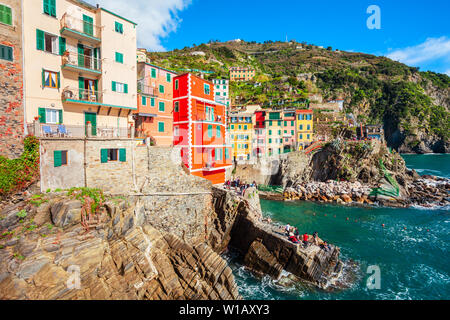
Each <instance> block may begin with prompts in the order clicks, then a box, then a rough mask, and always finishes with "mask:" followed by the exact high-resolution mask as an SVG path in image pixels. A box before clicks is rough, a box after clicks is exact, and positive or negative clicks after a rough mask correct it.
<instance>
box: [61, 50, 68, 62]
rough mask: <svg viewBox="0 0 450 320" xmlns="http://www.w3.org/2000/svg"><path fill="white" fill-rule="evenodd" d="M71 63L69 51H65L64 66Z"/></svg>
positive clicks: (63, 55) (63, 56)
mask: <svg viewBox="0 0 450 320" xmlns="http://www.w3.org/2000/svg"><path fill="white" fill-rule="evenodd" d="M68 63H69V51H67V50H66V51H64V52H63V54H62V64H63V65H65V64H68Z"/></svg>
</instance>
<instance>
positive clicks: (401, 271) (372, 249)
mask: <svg viewBox="0 0 450 320" xmlns="http://www.w3.org/2000/svg"><path fill="white" fill-rule="evenodd" d="M405 159H406V161H407V165H408V166H409V167H411V168H414V169H416V170H418V172H419V170H421V171H420V173H421V174H430V173H432V174H435V175H440V176H445V177H449V171H450V170H449V167H448V166H449V162H450V155H426V156H422V155H418V156H409V155H408V156H405ZM261 206H262V208H263V212H264V215H266V216H270V217H272V219H273V220H274V221H276V222H278V223H280V224H286V223H290V224H291V225H295V226H297V227H298V228H299V231H300V233H302V232H305V231H307V232H308V233H309V234H312V232H314V231H317V232H318V233H319V236H320V237H322V238H324V239H325V240H327V241H328V242H331V243H333V244H336V245H337V246H339V247H340V248H341V258H342V259H343V260H344V261H347V262H348V261H349V260H350V259H351V260H354V261H355V262H356V263H357V267H356V268H355V271H354V273H355V274H356V280H355V281H353V282H352V285H351V287H350V288H349V289H345V290H341V291H338V292H336V291H335V292H331V293H329V292H325V291H322V290H317V289H311V288H304V287H300V288H299V287H295V288H294V287H290V288H283V287H281V286H278V285H277V284H276V283H275V282H274V281H272V280H271V279H269V278H268V277H265V278H263V279H258V278H255V277H254V276H253V275H252V274H251V273H249V272H248V271H246V270H245V269H244V268H243V267H241V266H240V265H239V264H234V265H233V269H234V274H235V277H236V281H237V283H238V285H239V288H240V293H241V294H242V296H243V297H244V298H246V299H258V300H259V299H270V300H274V299H276V300H285V299H289V300H297V299H449V298H450V210H449V208H440V209H434V210H429V209H426V210H425V209H419V208H408V209H391V208H373V207H369V208H360V207H344V206H335V205H328V204H319V203H310V202H291V203H287V202H274V201H264V200H262V201H261ZM347 218H348V220H347ZM382 224H384V225H385V227H383V226H382ZM369 266H378V267H379V270H380V285H381V287H380V289H373V290H370V289H369V288H368V287H367V285H366V283H367V280H368V278H369V276H370V275H372V273H373V272H370V273H367V271H368V270H367V269H368V267H369Z"/></svg>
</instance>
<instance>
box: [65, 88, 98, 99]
mask: <svg viewBox="0 0 450 320" xmlns="http://www.w3.org/2000/svg"><path fill="white" fill-rule="evenodd" d="M62 100H63V101H67V100H77V101H83V102H93V103H96V102H97V103H101V102H102V100H103V93H102V92H101V91H95V90H91V89H76V88H70V87H66V88H64V89H63V91H62Z"/></svg>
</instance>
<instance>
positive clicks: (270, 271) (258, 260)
mask: <svg viewBox="0 0 450 320" xmlns="http://www.w3.org/2000/svg"><path fill="white" fill-rule="evenodd" d="M244 261H245V265H246V266H247V267H248V268H250V269H251V270H253V271H255V272H257V273H261V274H267V275H269V276H271V277H273V278H275V279H277V278H278V277H279V276H280V274H281V271H282V270H283V266H282V265H280V264H279V263H278V260H277V259H276V258H275V257H274V256H273V255H272V254H271V253H270V252H269V250H267V248H266V247H265V246H264V245H263V244H262V243H261V242H260V241H258V240H256V241H253V243H252V245H251V246H250V249H249V250H248V252H247V254H246V255H245V259H244Z"/></svg>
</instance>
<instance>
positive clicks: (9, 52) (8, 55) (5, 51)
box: [0, 45, 13, 61]
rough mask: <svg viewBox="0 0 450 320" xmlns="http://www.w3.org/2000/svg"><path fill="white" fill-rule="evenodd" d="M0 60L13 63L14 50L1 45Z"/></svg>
mask: <svg viewBox="0 0 450 320" xmlns="http://www.w3.org/2000/svg"><path fill="white" fill-rule="evenodd" d="M0 59H3V60H8V61H13V48H12V47H7V46H2V45H0Z"/></svg>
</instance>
